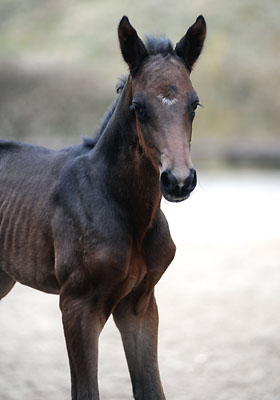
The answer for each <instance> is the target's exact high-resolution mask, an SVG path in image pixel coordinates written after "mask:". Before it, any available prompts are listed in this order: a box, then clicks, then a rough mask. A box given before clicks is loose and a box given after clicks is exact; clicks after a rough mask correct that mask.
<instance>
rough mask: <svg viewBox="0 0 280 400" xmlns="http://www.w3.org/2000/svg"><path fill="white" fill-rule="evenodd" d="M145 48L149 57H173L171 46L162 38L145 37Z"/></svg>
mask: <svg viewBox="0 0 280 400" xmlns="http://www.w3.org/2000/svg"><path fill="white" fill-rule="evenodd" d="M145 46H146V49H147V51H148V53H149V55H157V54H161V55H162V56H164V57H166V56H168V55H175V51H174V48H173V44H172V43H171V41H170V40H169V39H167V38H166V37H164V36H159V37H156V36H146V38H145Z"/></svg>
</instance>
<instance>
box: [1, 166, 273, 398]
mask: <svg viewBox="0 0 280 400" xmlns="http://www.w3.org/2000/svg"><path fill="white" fill-rule="evenodd" d="M200 175H201V176H200V184H199V186H198V188H197V189H196V191H195V193H194V194H193V196H192V198H191V199H190V200H188V201H186V202H184V203H182V204H169V203H167V202H163V208H164V210H165V212H166V215H167V217H168V220H169V222H170V227H171V231H172V234H173V238H174V240H175V242H176V244H177V256H176V258H175V261H174V262H173V263H172V265H171V266H170V267H169V270H168V271H167V272H166V274H165V275H164V277H163V278H162V280H161V281H160V283H159V284H158V286H157V291H156V294H157V299H158V305H159V312H160V336H159V354H160V357H159V358H160V368H161V377H162V381H163V385H164V388H165V393H166V398H167V399H169V400H280V211H279V210H280V172H270V171H269V172H265V173H264V172H258V171H254V172H248V171H247V172H244V171H243V172H242V171H240V172H238V173H232V172H227V171H226V172H223V173H213V172H208V173H204V174H203V173H201V174H200ZM0 306H1V307H0V399H1V400H19V399H28V400H50V399H59V400H66V399H67V400H69V399H70V376H69V367H68V360H67V355H66V349H65V344H64V339H63V332H62V324H61V320H60V312H59V309H58V297H56V296H52V295H47V294H44V293H40V292H37V291H35V290H32V289H30V288H27V287H23V286H21V285H19V284H17V285H16V286H15V288H14V289H13V291H12V292H11V293H10V294H9V295H8V296H7V297H6V298H5V299H3V301H2V302H1V304H0ZM99 376H100V379H99V383H100V394H101V399H102V400H128V399H132V394H131V387H130V381H129V376H128V371H127V367H126V362H125V358H124V355H123V350H122V346H121V342H120V338H119V333H118V331H117V329H116V328H115V326H114V324H113V322H112V321H111V320H109V321H108V324H107V325H106V327H105V329H104V331H103V333H102V335H101V340H100V369H99Z"/></svg>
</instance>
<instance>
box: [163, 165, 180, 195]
mask: <svg viewBox="0 0 280 400" xmlns="http://www.w3.org/2000/svg"><path fill="white" fill-rule="evenodd" d="M161 184H162V186H163V187H164V189H165V190H167V191H169V192H170V191H172V190H174V188H176V187H177V185H178V181H177V179H176V177H175V176H174V175H173V174H172V172H171V171H170V170H166V171H164V172H163V173H162V174H161Z"/></svg>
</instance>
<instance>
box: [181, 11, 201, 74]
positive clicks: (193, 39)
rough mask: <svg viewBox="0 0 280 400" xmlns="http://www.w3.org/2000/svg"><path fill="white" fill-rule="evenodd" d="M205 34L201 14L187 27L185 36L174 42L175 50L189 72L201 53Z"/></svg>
mask: <svg viewBox="0 0 280 400" xmlns="http://www.w3.org/2000/svg"><path fill="white" fill-rule="evenodd" d="M205 36H206V22H205V19H204V18H203V16H202V15H200V16H199V17H198V18H197V20H196V21H195V23H194V24H193V25H192V26H191V27H190V28H189V29H188V31H187V33H186V34H185V36H183V37H182V39H181V40H180V42H178V43H177V44H176V47H175V52H176V54H177V55H178V56H179V57H181V58H182V59H183V61H184V63H185V65H186V67H187V69H188V70H189V71H190V72H191V70H192V68H193V65H194V63H195V62H196V60H197V59H198V57H199V55H200V53H201V50H202V48H203V43H204V39H205Z"/></svg>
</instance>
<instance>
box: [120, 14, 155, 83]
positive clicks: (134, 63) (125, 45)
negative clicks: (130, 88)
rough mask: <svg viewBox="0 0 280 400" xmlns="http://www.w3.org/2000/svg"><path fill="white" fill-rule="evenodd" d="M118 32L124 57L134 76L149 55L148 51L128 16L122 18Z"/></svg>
mask: <svg viewBox="0 0 280 400" xmlns="http://www.w3.org/2000/svg"><path fill="white" fill-rule="evenodd" d="M118 34H119V42H120V47H121V51H122V55H123V58H124V60H125V62H126V63H127V64H128V66H129V69H130V72H131V75H132V77H134V76H135V75H136V73H137V70H138V69H139V67H140V65H141V63H142V61H143V60H144V59H145V58H146V57H147V56H148V52H147V50H146V47H145V45H144V43H143V42H142V40H141V39H140V38H139V37H138V35H137V32H136V30H135V29H134V28H133V26H132V25H131V24H130V22H129V19H128V18H127V17H123V18H122V19H121V22H120V24H119V29H118Z"/></svg>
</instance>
